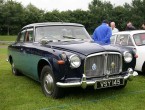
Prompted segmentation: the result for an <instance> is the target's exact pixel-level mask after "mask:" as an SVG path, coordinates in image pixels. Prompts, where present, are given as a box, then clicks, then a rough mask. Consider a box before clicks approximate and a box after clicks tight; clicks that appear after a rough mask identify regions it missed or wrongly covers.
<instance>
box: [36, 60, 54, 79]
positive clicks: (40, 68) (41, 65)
mask: <svg viewBox="0 0 145 110" xmlns="http://www.w3.org/2000/svg"><path fill="white" fill-rule="evenodd" d="M45 65H48V66H50V68H52V65H51V63H50V62H49V61H48V60H47V59H41V60H40V61H39V62H38V65H37V71H38V77H39V80H40V76H41V71H42V69H43V67H44V66H45Z"/></svg>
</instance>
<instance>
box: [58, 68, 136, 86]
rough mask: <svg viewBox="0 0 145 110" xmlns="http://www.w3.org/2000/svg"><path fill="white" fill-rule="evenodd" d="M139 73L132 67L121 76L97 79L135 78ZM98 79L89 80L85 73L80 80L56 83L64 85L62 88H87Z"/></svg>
mask: <svg viewBox="0 0 145 110" xmlns="http://www.w3.org/2000/svg"><path fill="white" fill-rule="evenodd" d="M137 75H138V73H137V72H136V71H133V70H132V69H131V68H129V69H128V71H127V74H126V75H125V76H120V77H117V78H105V79H101V80H96V81H103V80H104V81H105V80H112V79H118V78H122V79H124V80H129V81H131V80H133V77H135V76H137ZM96 81H87V80H86V76H85V74H83V77H82V80H81V81H80V82H71V83H63V82H57V83H56V85H57V86H58V87H62V88H67V87H82V88H84V89H85V88H86V87H87V86H93V85H94V86H95V83H96Z"/></svg>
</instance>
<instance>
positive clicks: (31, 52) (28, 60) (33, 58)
mask: <svg viewBox="0 0 145 110" xmlns="http://www.w3.org/2000/svg"><path fill="white" fill-rule="evenodd" d="M33 40H34V31H33V27H32V28H28V29H27V30H26V34H25V40H24V43H23V47H24V48H23V53H22V55H23V60H24V61H23V62H24V68H25V69H24V70H23V71H24V74H25V75H27V76H29V77H32V78H34V79H35V77H36V73H37V64H38V59H39V58H37V57H38V56H37V55H35V52H36V48H35V46H34V45H33Z"/></svg>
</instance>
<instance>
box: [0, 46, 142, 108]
mask: <svg viewBox="0 0 145 110" xmlns="http://www.w3.org/2000/svg"><path fill="white" fill-rule="evenodd" d="M6 58H7V49H6V48H5V47H3V48H1V47H0V110H109V109H110V110H145V106H144V104H145V76H143V75H140V76H137V77H136V78H135V79H134V80H133V81H132V82H128V84H127V86H126V87H125V88H124V89H121V90H119V89H115V88H109V89H102V90H93V89H92V88H88V89H86V90H83V89H80V88H75V89H66V90H67V92H66V97H65V98H63V99H52V98H49V97H45V96H44V95H43V93H42V91H41V87H40V84H39V83H38V82H35V81H33V80H31V79H30V78H28V77H26V76H14V75H12V72H11V66H10V64H9V63H8V62H6Z"/></svg>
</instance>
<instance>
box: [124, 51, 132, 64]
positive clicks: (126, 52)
mask: <svg viewBox="0 0 145 110" xmlns="http://www.w3.org/2000/svg"><path fill="white" fill-rule="evenodd" d="M126 53H130V52H129V51H125V52H123V56H124V61H125V62H126V63H130V62H131V61H132V60H133V56H132V54H131V53H130V54H131V58H132V59H131V61H126V60H125V54H126Z"/></svg>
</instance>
